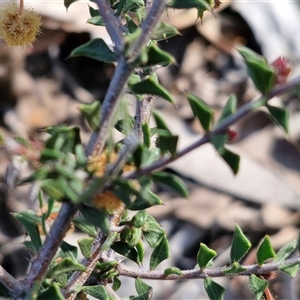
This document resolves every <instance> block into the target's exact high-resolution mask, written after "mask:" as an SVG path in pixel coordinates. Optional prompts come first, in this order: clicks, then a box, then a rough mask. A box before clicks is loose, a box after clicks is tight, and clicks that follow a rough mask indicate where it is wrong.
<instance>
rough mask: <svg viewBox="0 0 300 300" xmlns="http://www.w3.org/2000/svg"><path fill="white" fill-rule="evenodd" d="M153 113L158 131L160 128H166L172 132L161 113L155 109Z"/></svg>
mask: <svg viewBox="0 0 300 300" xmlns="http://www.w3.org/2000/svg"><path fill="white" fill-rule="evenodd" d="M152 114H153V117H154V119H155V123H156V125H157V129H156V132H157V130H158V129H162V130H165V131H168V132H170V133H171V131H170V130H169V128H168V126H167V124H166V123H165V121H164V119H163V117H162V116H161V115H160V114H159V113H157V112H156V111H153V112H152Z"/></svg>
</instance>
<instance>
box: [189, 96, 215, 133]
mask: <svg viewBox="0 0 300 300" xmlns="http://www.w3.org/2000/svg"><path fill="white" fill-rule="evenodd" d="M187 98H188V101H189V103H190V106H191V109H192V111H193V114H194V116H195V117H196V118H197V119H198V120H199V121H200V123H201V125H202V127H203V129H204V130H205V131H208V130H209V129H210V126H211V124H212V121H213V116H214V112H213V110H212V109H211V108H210V107H209V106H208V105H207V104H206V103H205V102H204V101H203V100H202V99H200V98H199V97H197V96H196V95H194V94H188V95H187Z"/></svg>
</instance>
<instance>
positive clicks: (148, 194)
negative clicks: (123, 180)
mask: <svg viewBox="0 0 300 300" xmlns="http://www.w3.org/2000/svg"><path fill="white" fill-rule="evenodd" d="M161 204H163V202H162V200H161V199H160V198H159V197H158V196H157V195H156V194H155V193H153V192H152V191H151V190H150V189H148V188H145V189H142V190H141V191H140V194H139V195H138V197H137V198H136V200H135V201H132V202H131V204H130V205H128V206H127V207H128V209H130V210H142V209H146V208H149V207H152V206H154V205H161Z"/></svg>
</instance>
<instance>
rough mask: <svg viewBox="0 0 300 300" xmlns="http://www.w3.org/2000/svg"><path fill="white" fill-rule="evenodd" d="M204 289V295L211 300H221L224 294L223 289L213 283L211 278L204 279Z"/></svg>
mask: <svg viewBox="0 0 300 300" xmlns="http://www.w3.org/2000/svg"><path fill="white" fill-rule="evenodd" d="M204 288H205V290H206V293H207V295H208V297H209V299H211V300H223V299H224V298H223V295H224V292H225V289H224V288H223V287H222V286H221V285H219V284H218V283H216V282H215V281H213V280H212V279H211V278H209V277H206V278H205V279H204Z"/></svg>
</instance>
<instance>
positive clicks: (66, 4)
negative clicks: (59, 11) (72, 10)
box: [64, 0, 78, 9]
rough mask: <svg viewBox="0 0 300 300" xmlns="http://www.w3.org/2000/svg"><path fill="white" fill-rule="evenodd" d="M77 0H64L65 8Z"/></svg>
mask: <svg viewBox="0 0 300 300" xmlns="http://www.w3.org/2000/svg"><path fill="white" fill-rule="evenodd" d="M76 1H78V0H64V5H65V8H66V9H68V8H69V7H70V5H71V4H72V3H74V2H76Z"/></svg>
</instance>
